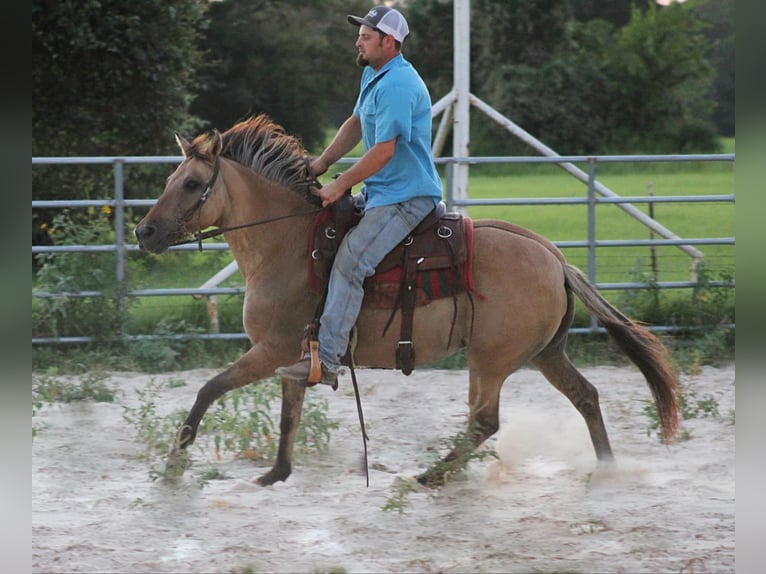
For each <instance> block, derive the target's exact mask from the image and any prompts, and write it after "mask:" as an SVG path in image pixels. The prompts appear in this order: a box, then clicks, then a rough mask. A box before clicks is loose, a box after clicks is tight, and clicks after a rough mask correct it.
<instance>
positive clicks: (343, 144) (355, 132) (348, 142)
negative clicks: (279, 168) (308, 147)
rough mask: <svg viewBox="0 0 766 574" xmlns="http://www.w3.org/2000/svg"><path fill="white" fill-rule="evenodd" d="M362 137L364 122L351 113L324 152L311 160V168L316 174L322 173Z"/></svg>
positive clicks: (352, 147)
mask: <svg viewBox="0 0 766 574" xmlns="http://www.w3.org/2000/svg"><path fill="white" fill-rule="evenodd" d="M361 139H362V122H361V121H360V120H359V118H357V117H356V116H354V115H351V116H350V117H349V118H348V119H347V120H346V121H345V122H343V124H341V126H340V128H338V132H337V133H336V134H335V137H334V138H332V141H331V142H330V145H328V146H327V148H326V149H325V150H324V151H323V152H322V154H321V155H320V156H319V157H318V158H316V159H314V160H313V161H312V162H311V170H312V171H313V172H314V175H322V174H323V173H324V172H326V171H327V169H328V168H329V167H330V166H331V165H333V164H334V163H335V162H337V161H338V160H339V159H340V158H342V157H344V156H345V155H346V154H347V153H348V152H350V151H351V150H352V149H354V146H355V145H356V144H358V143H359V140H361Z"/></svg>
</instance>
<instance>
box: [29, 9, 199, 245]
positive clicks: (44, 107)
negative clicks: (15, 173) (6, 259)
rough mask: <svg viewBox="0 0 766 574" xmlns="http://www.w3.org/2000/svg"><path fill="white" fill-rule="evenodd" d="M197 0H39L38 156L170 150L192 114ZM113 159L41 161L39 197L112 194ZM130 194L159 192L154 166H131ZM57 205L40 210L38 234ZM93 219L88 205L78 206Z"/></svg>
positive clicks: (35, 183) (35, 180)
mask: <svg viewBox="0 0 766 574" xmlns="http://www.w3.org/2000/svg"><path fill="white" fill-rule="evenodd" d="M205 7H206V3H205V2H202V1H200V0H166V1H158V0H131V1H130V2H123V1H121V0H70V1H65V2H58V1H52V0H33V2H32V156H98V155H163V154H167V153H171V152H174V151H175V144H174V143H173V129H182V128H184V127H186V128H191V127H192V126H193V125H194V122H193V119H192V118H190V116H189V114H188V104H189V101H190V98H191V90H192V88H193V84H192V72H193V70H194V69H195V67H196V65H197V58H198V54H197V52H196V47H195V43H196V39H197V34H198V31H199V29H200V27H201V26H202V25H203V24H204V18H203V16H204V11H205ZM110 169H111V168H110V166H68V167H65V168H62V167H61V166H36V167H35V168H34V169H33V171H32V198H33V199H92V198H104V197H110V196H111V192H112V184H111V181H112V174H111V171H110ZM163 169H164V167H163ZM125 179H126V182H125V188H126V195H128V196H130V195H131V194H132V195H135V196H138V197H147V196H148V195H151V194H156V187H158V186H160V185H161V182H162V176H161V175H160V174H158V172H157V167H155V168H144V169H133V170H130V171H129V172H128V171H127V170H126V173H125ZM53 215H54V213H53V212H52V211H45V210H35V211H34V212H33V217H32V243H33V244H39V243H50V242H51V237H50V236H49V234H48V231H47V230H49V229H50V225H51V221H52V218H53ZM72 218H73V219H78V220H81V221H87V220H88V218H89V214H87V213H83V212H82V211H76V212H73V213H72Z"/></svg>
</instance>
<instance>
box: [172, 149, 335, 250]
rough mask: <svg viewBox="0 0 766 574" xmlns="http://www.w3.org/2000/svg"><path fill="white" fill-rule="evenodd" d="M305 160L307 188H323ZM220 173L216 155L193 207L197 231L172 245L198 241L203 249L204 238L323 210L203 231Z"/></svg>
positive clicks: (316, 209) (219, 163)
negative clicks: (204, 209) (204, 216)
mask: <svg viewBox="0 0 766 574" xmlns="http://www.w3.org/2000/svg"><path fill="white" fill-rule="evenodd" d="M303 162H304V164H305V165H306V173H307V177H306V180H305V185H306V188H307V189H309V188H311V187H316V188H321V187H322V184H321V183H320V182H319V179H317V177H316V176H315V175H314V172H313V171H312V170H311V164H310V162H309V158H308V157H307V156H303ZM220 175H221V156H220V155H217V156H215V162H214V163H213V174H212V175H211V176H210V179H209V180H208V181H207V184H205V191H203V192H202V195H200V197H199V199H198V200H197V203H196V204H195V205H194V207H193V208H192V210H193V211H196V212H197V231H195V232H194V233H193V238H192V239H184V240H181V241H176V242H175V243H171V244H170V246H171V247H174V246H176V245H187V244H189V243H196V244H197V246H198V249H199V250H200V251H202V241H203V240H205V239H209V238H211V237H217V236H219V235H222V234H224V233H226V232H227V231H236V230H238V229H245V228H247V227H254V226H256V225H263V224H265V223H273V222H275V221H281V220H282V219H290V218H291V217H302V216H304V215H315V214H317V213H319V212H320V211H322V209H321V208H314V209H310V210H307V211H299V212H297V213H288V214H287V215H280V216H277V217H270V218H268V219H260V220H257V221H251V222H250V223H242V224H240V225H232V226H230V227H216V228H215V229H210V230H209V231H204V232H203V231H202V225H201V218H202V207H203V206H204V205H205V202H206V201H207V200H208V198H209V197H210V194H211V193H212V192H213V187H214V186H215V183H216V182H217V181H218V177H219V176H220Z"/></svg>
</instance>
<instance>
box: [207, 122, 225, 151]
mask: <svg viewBox="0 0 766 574" xmlns="http://www.w3.org/2000/svg"><path fill="white" fill-rule="evenodd" d="M222 149H223V140H222V138H221V133H220V132H219V131H218V130H217V129H215V128H213V133H211V134H210V147H209V148H208V151H209V152H210V154H211V155H212V156H213V157H218V156H219V155H221V150H222Z"/></svg>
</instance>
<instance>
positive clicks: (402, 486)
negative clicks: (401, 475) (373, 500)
mask: <svg viewBox="0 0 766 574" xmlns="http://www.w3.org/2000/svg"><path fill="white" fill-rule="evenodd" d="M416 487H417V481H416V480H415V479H414V478H410V479H409V480H402V479H399V480H397V481H396V488H395V492H394V494H392V495H391V496H389V497H388V499H386V503H385V504H384V505H383V506H382V510H383V512H393V511H396V512H398V513H399V514H402V513H404V510H405V509H406V508H407V507H408V506H409V505H410V501H409V500H408V497H409V495H410V493H411V492H414V491H415V488H416Z"/></svg>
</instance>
